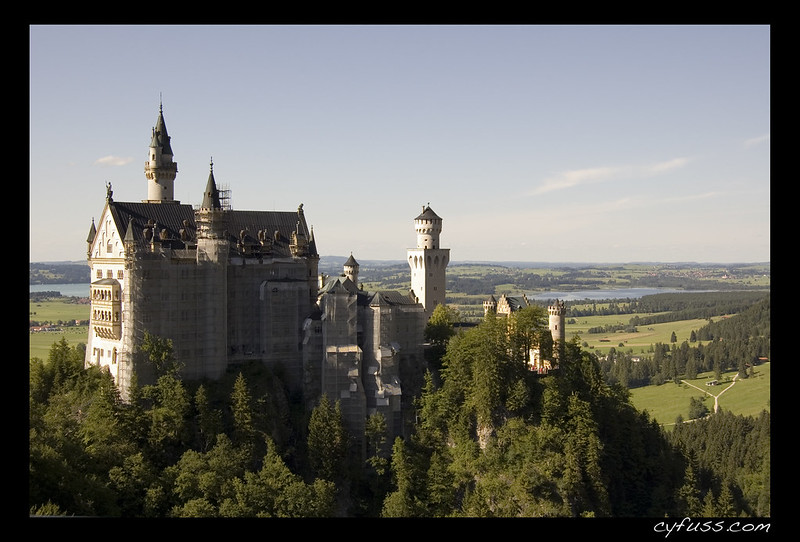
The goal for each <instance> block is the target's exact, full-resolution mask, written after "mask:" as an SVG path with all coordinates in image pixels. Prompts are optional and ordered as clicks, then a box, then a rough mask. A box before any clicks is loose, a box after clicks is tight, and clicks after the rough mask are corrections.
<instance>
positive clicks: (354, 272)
mask: <svg viewBox="0 0 800 542" xmlns="http://www.w3.org/2000/svg"><path fill="white" fill-rule="evenodd" d="M344 276H345V277H347V278H349V279H350V281H351V282H352V283H353V284H355V285H356V286H358V262H357V261H356V259H355V258H353V254H352V253H351V254H350V257H349V258H347V261H346V262H344Z"/></svg>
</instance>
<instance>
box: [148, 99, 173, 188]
mask: <svg viewBox="0 0 800 542" xmlns="http://www.w3.org/2000/svg"><path fill="white" fill-rule="evenodd" d="M169 139H170V138H169V134H167V125H166V123H165V122H164V112H163V108H162V107H161V104H159V106H158V119H157V120H156V126H155V128H153V137H152V138H151V139H150V149H149V150H148V152H149V156H148V160H147V162H145V163H144V175H145V177H147V199H146V200H145V202H147V203H166V202H169V203H179V202H176V201H175V195H174V194H175V177H176V176H177V175H178V164H177V162H174V161H173V160H172V158H173V156H172V147H171V146H170V144H169Z"/></svg>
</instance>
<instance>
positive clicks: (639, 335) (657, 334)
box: [565, 314, 719, 355]
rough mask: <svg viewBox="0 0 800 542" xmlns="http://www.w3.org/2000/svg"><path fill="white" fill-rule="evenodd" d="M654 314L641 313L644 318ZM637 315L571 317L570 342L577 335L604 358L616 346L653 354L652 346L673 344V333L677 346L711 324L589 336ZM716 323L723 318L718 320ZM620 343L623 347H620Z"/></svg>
mask: <svg viewBox="0 0 800 542" xmlns="http://www.w3.org/2000/svg"><path fill="white" fill-rule="evenodd" d="M651 315H652V314H639V315H638V316H640V317H642V318H644V317H647V316H651ZM633 316H634V315H633V314H619V315H609V316H580V317H577V318H575V323H572V319H571V318H569V317H567V324H566V326H565V328H566V334H567V339H571V338H572V337H573V336H574V335H578V336H580V338H581V343H583V342H584V341H585V342H586V343H587V345H588V348H589V349H593V350H594V351H595V352H596V353H597V354H598V355H604V354H605V353H607V352H608V350H609V349H610V348H611V347H612V346H613V347H614V348H615V349H617V350H618V351H620V350H621V351H623V352H630V353H632V354H643V353H646V352H648V351H649V349H650V346H651V345H653V344H656V343H662V344H670V340H671V338H672V333H673V332H674V333H675V336H676V338H677V344H681V343H682V342H683V341H688V340H689V338H690V336H691V333H692V331H693V330H694V331H697V330H698V329H700V328H701V327H703V326H705V325H706V324H708V320H706V319H703V318H699V319H693V320H678V321H675V322H665V323H661V324H648V325H643V326H637V328H636V331H635V332H631V333H622V332H617V333H589V332H588V330H589V329H590V328H593V327H602V326H606V325H615V324H627V323H628V322H629V321H630V319H631V318H632V317H633ZM713 320H714V321H716V320H719V318H714V319H713ZM620 343H621V344H622V346H620Z"/></svg>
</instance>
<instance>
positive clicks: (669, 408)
mask: <svg viewBox="0 0 800 542" xmlns="http://www.w3.org/2000/svg"><path fill="white" fill-rule="evenodd" d="M735 375H736V372H735V371H733V372H728V373H723V375H722V378H721V380H720V382H719V384H718V385H717V386H706V383H707V382H709V381H711V380H713V378H714V375H713V373H702V374H700V375H698V377H697V378H696V379H694V380H688V381H686V382H683V381H682V382H681V383H679V384H676V383H674V382H667V383H664V384H661V385H660V386H645V387H642V388H634V389H632V390H631V401H632V402H633V404H634V406H635V407H636V408H637V409H638V410H642V411H644V410H646V411H647V412H648V413H649V414H650V416H651V417H652V418H654V419H655V420H656V421H657V422H658V423H659V424H661V425H664V426H666V427H670V426H672V425H674V424H675V420H676V419H677V418H678V416H681V417H682V418H683V419H684V420H688V418H689V403H690V400H691V399H692V398H693V397H695V398H702V399H704V402H705V405H706V406H707V407H708V410H709V411H713V410H714V397H713V396H719V408H720V409H722V410H725V411H727V412H731V413H733V414H736V415H741V416H758V415H759V414H760V413H761V412H762V411H764V410H767V411H769V410H770V363H769V362H767V363H763V364H761V365H757V366H755V367H754V368H753V374H752V375H751V376H749V377H748V378H744V379H742V378H737V379H736V381H735V382H734V380H733V377H734V376H735ZM712 395H713V396H712Z"/></svg>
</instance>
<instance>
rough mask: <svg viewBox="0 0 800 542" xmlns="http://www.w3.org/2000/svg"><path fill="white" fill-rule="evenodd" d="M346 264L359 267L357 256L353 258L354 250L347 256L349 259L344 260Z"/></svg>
mask: <svg viewBox="0 0 800 542" xmlns="http://www.w3.org/2000/svg"><path fill="white" fill-rule="evenodd" d="M344 265H346V266H348V267H358V262H357V261H356V259H355V258H353V253H352V252H351V253H350V257H349V258H347V261H346V262H344Z"/></svg>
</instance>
